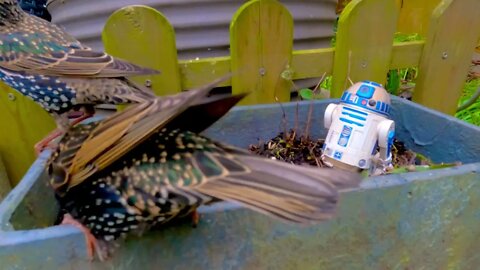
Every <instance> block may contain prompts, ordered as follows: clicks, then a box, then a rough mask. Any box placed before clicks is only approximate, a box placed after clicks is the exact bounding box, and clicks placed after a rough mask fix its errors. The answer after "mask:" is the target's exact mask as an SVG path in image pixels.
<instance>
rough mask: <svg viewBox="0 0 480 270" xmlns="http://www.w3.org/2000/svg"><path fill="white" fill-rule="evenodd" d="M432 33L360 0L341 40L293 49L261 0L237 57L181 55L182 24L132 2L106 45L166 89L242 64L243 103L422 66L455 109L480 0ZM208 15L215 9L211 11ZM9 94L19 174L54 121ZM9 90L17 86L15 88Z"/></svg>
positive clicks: (421, 89) (346, 14) (451, 11)
mask: <svg viewBox="0 0 480 270" xmlns="http://www.w3.org/2000/svg"><path fill="white" fill-rule="evenodd" d="M439 2H440V3H439V4H438V6H437V7H436V8H435V9H434V11H433V13H432V15H431V19H430V22H429V28H428V29H427V30H426V31H425V32H426V35H425V37H426V38H425V39H424V40H421V41H414V42H403V43H394V42H393V38H394V33H395V32H396V31H397V29H396V28H397V21H398V17H399V9H400V7H399V5H398V1H396V0H353V1H351V2H350V3H349V4H348V5H347V6H346V7H345V9H344V10H343V12H342V14H341V16H340V19H339V23H338V30H337V41H336V45H335V47H334V48H319V49H309V50H292V43H293V20H292V16H291V15H290V13H289V11H288V10H287V9H286V8H285V7H284V6H283V5H282V4H280V3H279V2H277V1H275V0H253V1H249V2H247V3H245V4H244V5H243V6H242V7H241V8H240V9H238V11H237V12H236V13H235V14H234V16H233V18H232V22H231V25H230V45H231V46H230V56H224V57H215V58H203V59H198V58H197V59H190V60H178V59H177V51H176V45H175V32H174V30H173V28H172V26H171V25H170V23H169V22H168V20H167V19H166V18H165V17H164V16H163V15H162V14H161V13H160V12H158V11H157V10H155V9H152V8H149V7H145V6H129V7H125V8H123V9H120V10H118V11H117V12H115V13H114V14H112V16H111V17H110V18H109V19H108V21H107V23H106V25H105V27H104V31H103V34H102V38H103V42H104V45H105V48H106V50H107V51H108V52H109V53H110V54H112V55H114V56H117V57H121V58H124V59H127V60H130V61H132V62H135V63H137V64H140V65H144V66H148V67H152V68H156V69H159V70H161V71H162V74H160V75H156V76H142V77H137V78H134V80H135V81H137V82H139V83H142V84H145V83H147V84H150V85H151V87H152V89H153V90H154V91H155V93H156V94H158V95H165V94H172V93H177V92H180V91H182V90H184V89H192V88H195V87H198V86H201V85H204V84H206V83H209V82H211V81H212V80H214V79H216V78H218V77H220V76H222V75H224V74H227V73H229V72H233V73H234V76H233V77H232V79H231V80H230V81H226V82H225V83H224V85H225V86H232V91H233V92H243V91H245V90H248V91H252V94H251V95H250V96H249V97H248V98H246V99H245V100H244V101H243V103H242V104H244V105H245V104H258V103H272V102H275V99H276V98H278V100H279V101H283V102H287V101H289V100H290V91H291V89H292V80H296V79H305V78H316V77H321V76H322V75H323V74H325V73H326V74H328V75H332V76H333V81H332V90H331V96H332V97H339V96H340V95H341V93H342V91H343V90H344V89H345V87H347V86H348V85H349V82H348V81H349V78H350V79H351V80H352V81H359V80H364V79H368V80H373V81H377V82H380V83H385V81H386V74H387V72H388V71H389V70H390V69H398V68H408V67H418V68H419V76H418V78H417V81H416V83H417V84H416V88H415V92H414V96H413V99H414V101H416V102H418V103H421V104H424V105H426V106H429V107H431V108H434V109H437V110H440V111H442V112H445V113H448V114H453V113H454V112H455V109H456V107H457V100H458V98H459V96H460V94H461V89H462V86H463V83H464V80H465V77H466V75H467V70H468V67H469V63H470V59H471V55H472V52H473V48H474V47H475V45H476V44H477V41H478V38H479V37H480V27H479V26H480V16H479V10H480V1H478V0H441V1H439ZM206 16H208V15H206ZM1 87H3V88H6V89H5V90H2V92H1V93H2V95H0V119H1V123H2V124H3V126H4V128H3V129H4V130H2V131H1V132H0V151H1V152H0V153H1V154H2V156H3V159H4V161H5V163H6V166H7V171H8V174H9V176H10V179H11V180H12V181H13V182H14V183H16V181H18V180H19V179H20V178H21V176H22V175H23V173H24V172H25V170H26V169H27V168H28V167H29V166H30V164H31V162H32V161H33V159H34V155H33V148H32V147H33V144H34V143H35V142H37V141H38V140H40V139H41V138H42V137H43V136H45V135H46V134H47V133H48V132H49V131H50V130H51V129H52V128H53V127H54V125H53V121H52V119H50V117H49V116H48V115H47V114H46V113H45V112H43V111H42V109H41V108H40V107H39V106H37V105H35V104H33V102H31V101H30V100H28V99H25V98H23V97H22V96H21V95H19V94H17V93H16V92H14V90H11V89H9V88H7V87H5V86H1ZM5 93H8V94H5Z"/></svg>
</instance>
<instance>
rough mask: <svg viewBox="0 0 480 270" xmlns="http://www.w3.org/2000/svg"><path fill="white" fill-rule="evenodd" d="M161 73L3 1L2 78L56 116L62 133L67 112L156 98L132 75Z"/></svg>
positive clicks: (0, 32) (12, 0)
mask: <svg viewBox="0 0 480 270" xmlns="http://www.w3.org/2000/svg"><path fill="white" fill-rule="evenodd" d="M157 73H158V71H156V70H153V69H149V68H144V67H140V66H137V65H134V64H132V63H129V62H127V61H124V60H121V59H116V58H114V57H112V56H110V55H108V54H106V53H104V52H95V51H92V50H91V49H90V48H88V47H86V46H84V45H82V44H81V43H80V42H79V41H78V40H76V39H75V38H73V37H72V36H71V35H69V34H68V33H67V32H65V31H64V30H62V29H61V28H60V27H58V26H56V25H55V24H52V23H50V22H48V21H45V20H43V19H40V18H38V17H36V16H34V15H31V14H28V13H26V12H24V11H23V10H22V9H21V8H20V6H19V4H18V3H17V1H16V0H0V79H1V80H2V81H3V82H5V83H6V84H8V85H9V86H11V87H12V88H14V89H16V90H17V91H19V92H20V93H22V94H23V95H25V96H27V97H29V98H31V99H32V100H34V101H35V102H36V103H38V104H39V105H40V106H42V107H43V108H44V109H45V110H47V111H48V112H49V113H51V114H52V115H53V116H54V117H55V119H56V121H57V125H58V127H59V129H60V130H62V131H64V130H65V129H66V128H67V127H68V126H69V122H68V117H67V115H66V113H67V112H69V111H71V110H72V109H77V108H78V107H86V111H87V112H89V113H92V112H93V105H95V104H125V103H137V102H142V101H144V100H148V99H151V98H152V97H154V94H153V93H152V92H151V91H150V90H149V89H148V88H145V87H141V86H139V85H136V84H134V83H132V82H131V81H129V80H127V79H126V76H133V75H147V74H157Z"/></svg>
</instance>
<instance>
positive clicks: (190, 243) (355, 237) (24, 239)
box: [0, 97, 480, 269]
mask: <svg viewBox="0 0 480 270" xmlns="http://www.w3.org/2000/svg"><path fill="white" fill-rule="evenodd" d="M332 101H335V100H325V101H318V102H315V110H314V119H313V124H314V125H313V128H312V133H313V136H320V137H321V136H325V134H326V130H324V128H323V124H322V119H323V112H324V109H325V107H326V106H327V104H328V103H329V102H332ZM392 102H393V118H394V120H395V121H396V126H397V136H398V138H399V139H401V140H402V141H404V142H406V144H407V146H408V147H410V148H411V149H413V150H414V151H417V152H420V153H422V154H424V155H426V156H428V157H431V158H432V159H433V160H434V161H437V162H441V161H443V162H454V161H461V162H463V163H464V164H465V165H462V166H459V167H455V168H447V169H440V170H432V171H428V172H415V173H406V174H398V175H390V176H380V177H373V178H369V179H367V180H366V181H365V182H364V183H363V184H362V186H361V188H359V189H358V190H353V191H348V192H344V193H342V197H341V204H340V207H339V213H338V217H337V218H335V219H333V220H331V221H329V222H325V223H323V224H320V225H318V226H313V227H297V226H293V225H287V224H283V223H281V222H277V221H276V220H273V219H270V218H268V217H264V216H262V215H260V214H256V213H253V212H251V211H249V210H246V209H244V208H239V207H237V206H235V205H232V204H219V205H216V206H214V207H206V208H203V209H202V212H203V215H202V219H201V221H200V224H199V227H198V228H196V229H192V228H191V226H190V225H189V224H180V225H178V226H170V227H168V228H166V229H164V230H161V231H157V232H151V233H148V234H147V235H145V237H144V238H141V239H138V238H133V237H132V238H130V239H129V240H128V241H127V242H126V243H125V244H124V245H123V246H122V247H120V248H119V249H118V250H117V251H116V253H115V256H114V257H113V258H112V259H111V260H110V261H108V262H106V263H99V262H95V263H90V262H88V261H87V260H86V249H85V240H84V237H83V235H82V234H81V233H80V231H78V230H77V229H76V228H73V227H70V226H53V227H52V226H51V224H52V223H53V221H54V218H55V215H56V211H57V205H56V202H55V200H54V198H53V194H52V192H51V190H50V189H49V187H48V186H47V184H46V182H45V179H46V178H45V174H44V172H43V165H44V162H45V160H46V158H47V156H48V153H45V154H43V155H42V156H41V157H40V158H39V159H38V160H37V161H36V162H35V163H34V164H33V165H32V167H31V169H30V171H29V172H28V173H27V174H26V175H25V177H24V179H23V180H22V182H21V183H20V184H19V185H18V186H17V187H16V188H15V189H14V190H13V191H12V192H11V193H10V194H9V196H8V197H7V198H6V199H5V200H4V201H3V203H2V204H1V205H0V225H1V227H0V228H1V230H0V262H1V265H0V268H1V269H135V268H138V269H405V268H409V269H419V268H422V267H423V268H425V269H444V268H447V267H452V268H454V269H474V268H477V267H476V266H478V265H480V257H479V256H477V253H478V250H480V241H478V237H479V236H480V209H479V208H480V173H479V170H480V162H479V161H480V129H479V128H478V127H475V126H471V125H468V124H465V123H463V122H461V121H458V120H456V119H454V118H452V117H450V116H446V115H443V114H440V113H438V112H435V111H432V110H429V109H426V108H424V107H421V106H419V105H416V104H414V103H411V102H409V101H406V100H402V99H398V98H395V97H394V98H393V101H392ZM308 105H309V102H304V103H300V107H299V112H300V114H299V119H300V120H301V123H300V126H301V127H302V126H303V125H304V124H305V120H306V115H307V112H308ZM295 107H296V105H295V103H290V104H285V105H283V108H284V110H285V111H286V114H287V117H288V123H289V125H290V127H292V126H293V121H294V118H295V117H294V115H295ZM281 118H282V112H281V109H280V107H279V106H278V105H261V106H250V107H239V108H235V109H234V110H232V111H231V112H230V113H229V114H228V115H227V116H226V117H224V118H223V119H222V120H221V121H219V122H218V123H217V124H215V125H214V126H213V127H211V128H210V129H209V130H208V131H207V132H206V133H207V135H208V136H211V137H212V138H215V139H218V140H221V141H224V142H227V143H232V144H235V145H237V146H241V147H247V146H248V145H249V144H251V143H256V142H257V141H258V139H263V140H267V139H270V138H271V137H273V136H275V135H277V133H278V132H279V131H280V130H281V128H280V127H281Z"/></svg>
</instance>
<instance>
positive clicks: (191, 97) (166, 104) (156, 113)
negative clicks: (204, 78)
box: [68, 75, 234, 186]
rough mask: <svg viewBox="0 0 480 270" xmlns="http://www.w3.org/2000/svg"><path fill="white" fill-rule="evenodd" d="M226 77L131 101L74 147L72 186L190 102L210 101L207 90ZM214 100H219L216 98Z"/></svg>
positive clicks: (151, 132) (136, 142) (135, 144)
mask: <svg viewBox="0 0 480 270" xmlns="http://www.w3.org/2000/svg"><path fill="white" fill-rule="evenodd" d="M226 77H229V75H228V76H226ZM226 77H222V78H220V79H218V80H216V81H215V82H213V83H210V84H208V85H206V86H204V87H202V88H200V89H197V90H190V91H187V92H183V93H180V94H177V95H174V96H168V97H162V98H156V99H154V100H151V101H148V102H143V103H140V104H135V105H132V106H130V107H129V108H127V109H126V110H124V111H122V112H119V113H116V114H115V115H114V116H112V117H110V118H108V119H106V120H104V121H102V122H101V123H100V124H99V125H98V127H96V128H95V129H94V130H93V132H91V134H90V136H89V137H88V138H87V139H86V140H84V142H83V143H82V144H81V146H79V148H78V149H77V150H78V151H75V156H74V157H73V158H72V162H71V166H69V167H68V175H69V178H70V180H69V186H75V185H77V184H78V183H81V182H82V181H83V180H85V179H86V178H87V177H88V176H90V175H92V174H94V173H95V172H97V171H100V170H102V169H103V168H105V167H107V166H108V165H110V164H112V163H113V162H114V161H116V160H117V159H118V158H120V157H122V156H123V155H124V154H125V153H127V152H128V151H130V150H131V149H133V148H134V147H135V146H137V145H138V144H140V143H141V142H143V141H144V140H145V139H147V138H149V137H150V136H151V135H152V134H153V133H155V132H157V131H158V130H159V129H161V128H163V127H164V126H166V125H167V124H169V123H171V122H172V121H173V120H175V119H176V117H178V116H179V115H181V114H182V113H184V112H185V111H186V112H187V113H189V110H188V109H189V108H190V107H191V106H193V108H198V106H199V104H208V102H207V103H205V101H204V100H205V98H206V97H207V96H208V93H209V92H210V91H211V89H212V88H213V87H214V86H215V85H217V84H218V83H220V82H221V81H223V80H225V79H226ZM214 101H217V100H216V99H215V98H214ZM230 104H231V106H233V105H234V104H232V103H230ZM196 106H197V107H196ZM231 106H230V107H228V108H226V109H225V110H224V112H227V111H228V109H229V108H231ZM189 114H190V113H189ZM218 117H220V116H218ZM209 123H210V122H209Z"/></svg>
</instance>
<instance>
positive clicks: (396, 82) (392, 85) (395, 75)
mask: <svg viewBox="0 0 480 270" xmlns="http://www.w3.org/2000/svg"><path fill="white" fill-rule="evenodd" d="M386 88H387V91H388V92H389V93H390V94H392V95H398V89H399V88H400V74H399V72H398V69H392V70H390V71H389V72H388V80H387V85H386Z"/></svg>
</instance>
